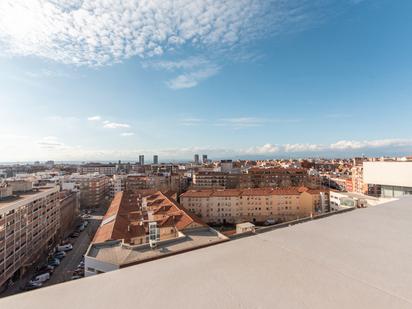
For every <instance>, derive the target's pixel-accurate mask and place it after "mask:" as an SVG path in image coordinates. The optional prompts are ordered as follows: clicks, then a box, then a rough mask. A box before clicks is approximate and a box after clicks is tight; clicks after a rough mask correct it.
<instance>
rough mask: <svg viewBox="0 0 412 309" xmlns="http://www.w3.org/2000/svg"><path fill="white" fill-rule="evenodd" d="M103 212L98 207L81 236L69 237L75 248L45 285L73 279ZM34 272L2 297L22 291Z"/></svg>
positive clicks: (56, 268)
mask: <svg viewBox="0 0 412 309" xmlns="http://www.w3.org/2000/svg"><path fill="white" fill-rule="evenodd" d="M103 214H104V210H102V209H97V210H96V211H95V213H94V214H92V215H90V218H87V219H86V220H87V221H89V224H88V226H87V227H86V228H85V229H84V230H83V231H82V232H80V235H79V237H77V238H69V242H70V243H71V244H72V245H73V249H72V250H71V251H67V252H66V256H65V257H64V258H63V259H62V260H61V263H60V265H59V266H57V267H55V269H54V272H53V274H52V276H51V278H50V280H48V281H46V282H45V283H44V284H43V287H47V286H51V285H54V284H58V283H62V282H65V281H69V280H71V277H72V274H73V271H74V270H76V268H77V266H78V265H79V263H80V261H81V260H82V257H83V255H84V254H85V253H86V251H87V249H88V247H89V245H90V242H91V240H92V239H93V237H94V234H95V233H96V231H97V229H98V227H99V225H100V222H101V221H102V218H103ZM34 273H35V271H34V270H30V271H28V273H27V274H26V275H25V276H24V277H23V278H21V279H20V280H19V281H17V282H15V283H14V285H13V286H11V287H9V288H8V289H7V290H6V291H4V292H3V293H1V294H0V298H1V297H6V296H11V295H14V294H17V293H21V292H22V290H21V289H20V288H21V287H24V286H25V285H26V284H27V283H28V282H29V281H30V279H31V278H32V277H33V275H34Z"/></svg>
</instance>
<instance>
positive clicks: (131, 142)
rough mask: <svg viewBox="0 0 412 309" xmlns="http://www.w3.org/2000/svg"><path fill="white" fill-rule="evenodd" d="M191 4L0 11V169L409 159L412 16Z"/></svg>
mask: <svg viewBox="0 0 412 309" xmlns="http://www.w3.org/2000/svg"><path fill="white" fill-rule="evenodd" d="M190 3H191V4H190V5H191V6H190V9H188V8H187V5H188V1H183V0H179V1H173V2H162V1H150V2H140V3H139V2H138V1H130V2H128V4H120V5H118V7H116V8H115V9H111V8H109V6H107V5H106V4H105V1H94V2H88V1H63V2H60V3H58V1H51V0H49V1H33V2H30V4H27V3H25V2H24V1H7V0H6V1H2V3H1V4H0V67H1V70H0V109H1V112H0V114H1V118H0V119H1V120H0V121H1V130H0V145H1V147H0V150H1V151H0V162H22V161H31V162H32V161H36V160H41V161H45V160H56V161H114V160H118V159H121V160H137V159H138V155H139V154H145V155H146V156H147V157H148V158H151V157H152V155H154V154H158V155H159V160H160V161H162V160H175V161H178V160H187V159H192V158H193V155H194V154H195V153H198V154H199V155H202V154H203V153H204V154H208V155H209V158H211V159H221V158H284V157H293V158H297V157H305V156H308V157H319V156H321V157H338V156H340V157H349V156H355V155H362V154H365V155H369V156H381V155H389V156H390V155H410V154H411V153H412V138H411V136H412V134H411V133H412V129H411V128H410V126H405V124H407V123H408V122H409V119H410V118H411V116H412V105H411V104H410V101H411V98H412V93H411V90H410V82H411V80H412V73H411V72H412V70H411V68H412V63H411V59H410V56H409V55H410V54H411V52H412V43H411V42H410V40H409V39H408V38H409V35H410V31H409V29H411V27H412V22H411V20H410V18H409V14H408V12H409V11H410V9H411V8H412V4H411V3H409V2H407V1H400V2H397V3H393V1H386V0H383V1H374V2H373V1H367V0H364V1H355V0H347V1H336V0H328V1H305V0H295V1H288V2H287V3H285V2H284V1H277V0H273V1H257V0H243V1H231V0H228V1H223V2H216V1H209V2H205V1H190ZM46 34H47V35H46ZM394 107H396V108H394Z"/></svg>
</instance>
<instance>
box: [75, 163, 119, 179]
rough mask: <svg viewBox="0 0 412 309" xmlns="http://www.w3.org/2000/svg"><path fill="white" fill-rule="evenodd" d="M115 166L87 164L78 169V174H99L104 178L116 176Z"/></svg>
mask: <svg viewBox="0 0 412 309" xmlns="http://www.w3.org/2000/svg"><path fill="white" fill-rule="evenodd" d="M116 170H117V168H116V165H115V164H101V163H87V164H83V165H81V166H80V167H79V168H78V172H79V173H80V174H92V173H99V174H102V175H106V176H113V175H114V174H116Z"/></svg>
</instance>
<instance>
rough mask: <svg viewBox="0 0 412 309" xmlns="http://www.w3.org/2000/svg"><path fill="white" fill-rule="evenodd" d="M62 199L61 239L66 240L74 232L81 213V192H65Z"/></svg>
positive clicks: (61, 192)
mask: <svg viewBox="0 0 412 309" xmlns="http://www.w3.org/2000/svg"><path fill="white" fill-rule="evenodd" d="M59 199H60V237H61V238H65V237H66V236H67V234H68V233H69V232H71V231H72V228H73V225H74V224H75V222H76V218H77V216H78V214H79V212H80V192H79V191H69V190H63V191H60V193H59Z"/></svg>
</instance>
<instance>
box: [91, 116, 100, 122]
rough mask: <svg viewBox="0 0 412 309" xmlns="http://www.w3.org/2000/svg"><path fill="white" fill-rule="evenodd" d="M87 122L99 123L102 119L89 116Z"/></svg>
mask: <svg viewBox="0 0 412 309" xmlns="http://www.w3.org/2000/svg"><path fill="white" fill-rule="evenodd" d="M87 120H89V121H100V120H102V117H100V116H91V117H88V118H87Z"/></svg>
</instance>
